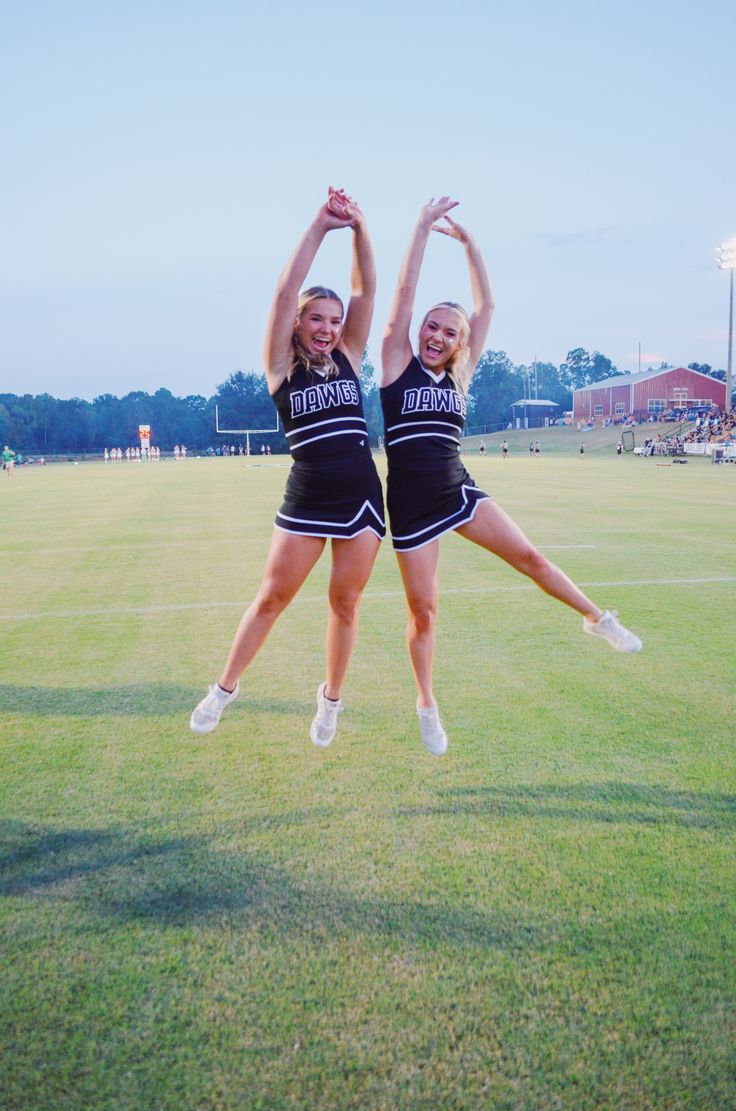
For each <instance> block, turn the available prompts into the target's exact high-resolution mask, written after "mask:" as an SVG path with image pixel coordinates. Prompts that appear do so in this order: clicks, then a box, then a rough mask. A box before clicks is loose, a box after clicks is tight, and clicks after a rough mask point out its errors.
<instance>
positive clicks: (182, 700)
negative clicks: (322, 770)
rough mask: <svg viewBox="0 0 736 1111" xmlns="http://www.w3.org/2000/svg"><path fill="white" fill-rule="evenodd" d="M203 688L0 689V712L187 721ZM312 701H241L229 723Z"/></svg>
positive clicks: (290, 710) (300, 708)
mask: <svg viewBox="0 0 736 1111" xmlns="http://www.w3.org/2000/svg"><path fill="white" fill-rule="evenodd" d="M206 693H207V685H206V684H202V686H201V687H196V688H193V687H183V686H177V685H176V684H174V683H132V684H130V685H129V686H125V687H103V688H95V687H21V686H14V685H12V684H7V685H2V684H0V712H3V711H4V712H6V713H11V714H23V715H33V716H34V717H55V716H66V717H108V716H109V717H132V718H137V717H165V716H166V715H167V714H185V715H186V717H187V718H188V717H189V715H190V714H191V712H192V710H193V709H194V707H195V706H196V705H197V703H198V702H199V700H200V698H202V696H203V695H205V694H206ZM311 708H312V702H311V700H309V699H307V698H305V699H303V700H302V701H298V700H297V699H290V700H286V699H277V698H274V699H269V698H258V699H254V698H250V697H247V698H246V697H245V695H241V696H240V698H239V700H238V701H237V702H236V703H235V704H234V705H233V706H232V707H230V709H229V710H228V717H238V716H242V714H243V713H245V712H251V713H259V714H260V713H263V714H296V713H298V714H307V713H309V711H310V710H311Z"/></svg>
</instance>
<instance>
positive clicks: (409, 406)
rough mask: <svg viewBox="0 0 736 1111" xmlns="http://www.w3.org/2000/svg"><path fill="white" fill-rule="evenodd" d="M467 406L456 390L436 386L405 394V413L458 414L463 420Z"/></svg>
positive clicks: (408, 391) (409, 391)
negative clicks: (440, 388)
mask: <svg viewBox="0 0 736 1111" xmlns="http://www.w3.org/2000/svg"><path fill="white" fill-rule="evenodd" d="M466 409H467V405H466V403H465V398H464V397H463V395H462V394H459V393H456V392H455V390H439V389H436V388H435V387H434V386H422V388H421V389H417V390H407V391H406V393H405V394H404V405H403V408H402V410H401V412H402V415H403V414H404V413H457V415H458V416H461V417H462V418H463V420H464V419H465V411H466Z"/></svg>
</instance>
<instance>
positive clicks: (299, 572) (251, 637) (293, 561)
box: [219, 529, 325, 691]
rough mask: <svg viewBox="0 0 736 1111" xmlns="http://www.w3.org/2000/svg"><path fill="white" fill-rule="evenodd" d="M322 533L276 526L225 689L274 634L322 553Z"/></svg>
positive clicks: (233, 648) (238, 636)
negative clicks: (308, 533) (301, 532)
mask: <svg viewBox="0 0 736 1111" xmlns="http://www.w3.org/2000/svg"><path fill="white" fill-rule="evenodd" d="M324 546H325V540H324V538H323V537H321V536H298V535H296V534H295V533H292V532H283V531H282V530H281V529H274V530H273V536H272V538H271V547H270V550H269V553H268V558H267V560H266V567H265V569H264V572H263V578H262V579H261V584H260V586H259V587H258V592H257V594H256V596H255V598H254V599H253V601H252V602H251V604H250V606H249V607H248V609H247V610H246V611H245V613H244V614H243V616H242V618H241V621H240V624H239V625H238V630H237V632H236V634H235V639H234V640H233V643H232V646H231V648H230V654H229V655H228V658H227V663H226V664H225V669H224V671H223V673H222V675H221V676H220V680H219V682H220V686H221V687H223V689H224V690H228V691H229V690H234V689H235V685H236V683H237V681H238V679H239V678H240V676H241V674H242V673H243V672H244V671H245V669H246V667H247V666H248V664H249V663H250V662H251V660H252V659H253V657H254V656H255V654H256V653H257V652H258V649H259V648H260V647H261V645H262V644H263V642H264V640H265V639H266V637H267V636H268V634H269V633H270V631H271V629H272V628H273V625H274V623H275V621H276V619H277V617H278V616H279V615H280V614H281V613H283V611H284V610H285V609H286V607H287V606H288V604H289V602H290V601H291V600H292V598H293V597H294V595H295V594H296V593H297V591H298V590H299V588H300V587H301V586H302V584H303V583H304V580H305V579H306V577H307V575H308V574H309V572H310V571H311V570H312V568H313V567H314V565H315V563H316V562H317V560H318V559H319V557H320V556H321V555H322V552H323V550H324Z"/></svg>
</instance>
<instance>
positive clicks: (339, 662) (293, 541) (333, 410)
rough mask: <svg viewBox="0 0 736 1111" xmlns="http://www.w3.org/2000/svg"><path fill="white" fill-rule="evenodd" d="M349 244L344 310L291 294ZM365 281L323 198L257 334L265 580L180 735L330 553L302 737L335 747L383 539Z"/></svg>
mask: <svg viewBox="0 0 736 1111" xmlns="http://www.w3.org/2000/svg"><path fill="white" fill-rule="evenodd" d="M344 228H350V229H352V232H353V263H352V274H351V285H352V293H351V297H350V303H349V305H348V311H347V314H346V315H345V318H344V320H343V304H342V301H341V300H340V298H339V297H338V295H337V294H336V293H334V292H333V291H332V290H331V289H327V288H325V287H324V286H312V287H311V288H310V289H306V290H304V291H303V292H302V293H299V290H300V287H301V285H302V283H303V282H304V280H305V278H306V277H307V274H308V273H309V270H310V267H311V266H312V263H313V261H314V258H315V256H316V254H317V251H318V249H319V247H320V245H321V244H322V241H323V239H324V238H325V236H326V235H327V234H328V233H329V232H332V231H338V230H341V229H344ZM375 291H376V269H375V262H374V258H373V248H372V246H371V242H370V239H369V236H368V230H367V228H366V222H365V219H364V217H363V214H362V212H361V210H360V208H359V207H358V205H357V204H356V203H355V201H354V200H352V198H351V197H348V196H347V195H346V194H344V193H343V192H342V191H338V190H333V189H330V191H329V194H328V199H327V202H326V204H324V205H322V207H321V208H320V209H319V211H318V213H317V215H316V217H315V218H314V220H313V221H312V223H311V224H310V225H309V227H308V228H307V231H306V232H305V234H304V236H303V237H302V239H301V241H300V242H299V244H298V246H297V248H296V250H295V252H294V254H293V255H292V256H291V258H290V259H289V261H288V262H287V264H286V267H285V269H284V270H283V272H282V274H281V277H280V278H279V281H278V285H277V287H276V295H275V297H274V301H273V304H272V306H271V312H270V315H269V319H268V324H267V326H266V339H265V344H264V360H265V364H266V380H267V382H268V389H269V392H270V394H271V397H272V398H273V401H274V404H275V405H276V408H277V410H278V413H279V416H280V418H281V421H282V423H283V426H284V431H285V433H286V438H287V440H288V443H289V448H290V451H291V454H292V458H293V460H294V463H293V466H292V468H291V471H290V473H289V478H288V481H287V484H286V493H285V497H284V503H283V505H282V506H281V508H280V509H279V511H278V512H277V514H276V520H275V527H274V531H273V536H272V539H271V547H270V551H269V553H268V558H267V560H266V568H265V571H264V573H263V578H262V579H261V584H260V586H259V588H258V591H257V593H256V597H255V599H254V601H253V602H252V603H251V605H250V606H249V607H248V609H247V610H246V611H245V613H244V615H243V617H242V619H241V621H240V625H239V626H238V630H237V632H236V634H235V639H234V640H233V643H232V646H231V648H230V654H229V655H228V658H227V662H226V664H225V668H224V670H223V672H222V674H221V675H220V679H219V682H217V683H214V684H213V685H212V686H211V687H210V688H209V691H208V693H207V695H206V696H205V697H204V698H203V699H202V701H201V702H200V703H199V705H198V706H197V707H196V709H195V710H194V712H193V714H192V717H191V721H190V726H191V728H192V729H193V730H194V732H195V733H209V732H210V731H211V730H212V729H214V728H215V726H216V725H217V723H218V721H219V720H220V715H221V713H222V711H223V710H224V709H225V707H226V706H227V705H229V703H230V702H232V701H233V699H235V698H236V697H237V695H238V692H239V690H240V683H239V678H240V676H241V674H242V673H243V671H245V669H246V667H247V666H248V664H249V663H250V662H251V660H252V659H253V657H254V656H255V655H256V653H257V652H258V650H259V649H260V647H261V645H262V644H263V642H264V641H265V639H266V637H267V636H268V634H269V632H270V631H271V628H272V627H273V624H274V622H275V621H276V619H277V618H278V617H279V615H280V614H281V613H282V612H283V611H284V609H285V608H286V606H288V605H289V603H290V602H291V600H292V599H293V598H294V596H295V595H296V593H297V591H298V590H299V589H300V587H301V586H302V584H303V583H304V581H305V579H306V578H307V576H308V575H309V573H310V571H311V570H312V568H313V567H314V565H315V564H316V563H317V560H318V559H319V557H320V556H321V555H322V552H323V551H324V549H325V545H326V543H327V541H328V540H330V542H331V548H332V551H331V555H332V570H331V574H330V583H329V588H328V595H327V598H328V605H329V616H328V619H327V643H326V662H325V680H324V682H322V683H320V685H319V687H318V689H317V713H316V715H315V717H314V720H313V721H312V725H311V728H310V737H311V739H312V741H313V743H314V744H315V745H318V746H319V747H320V748H326V747H327V746H328V745H329V744H330V743H331V741H332V739H333V737H334V736H335V732H336V729H337V716H338V713H339V712H340V711H341V710H342V701H341V698H340V695H341V693H342V686H343V682H344V680H345V676H346V674H347V670H348V665H349V663H350V658H351V656H352V652H353V648H354V646H355V640H356V637H357V633H358V607H359V604H360V599H361V596H362V594H363V590H364V589H365V585H366V583H367V582H368V577H369V575H370V573H371V570H372V568H373V563H374V561H375V558H376V555H377V554H378V548H379V546H380V542H381V540H382V539H383V537H384V536H385V534H386V525H385V521H384V512H383V493H382V490H381V483H380V480H379V478H378V472H377V471H376V467H375V464H374V462H373V457H372V456H371V451H370V447H369V444H368V431H367V426H366V422H365V417H364V415H363V400H362V396H361V391H360V383H359V381H358V377H357V374H356V371H355V369H354V368H356V367H359V366H360V360H361V357H362V354H363V351H364V349H365V344H366V340H367V339H368V332H369V330H370V326H371V319H372V316H373V305H374V300H375Z"/></svg>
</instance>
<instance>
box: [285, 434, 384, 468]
mask: <svg viewBox="0 0 736 1111" xmlns="http://www.w3.org/2000/svg"><path fill="white" fill-rule="evenodd" d="M335 436H366V437H367V436H368V431H367V429H361V428H346V429H345V430H344V432H325V434H324V435H323V436H310V438H309V439H308V440H301V441H300V442H299V443H298V444H289V450H290V451H297V450H298V449H299V448H300V447H306V445H307V444H313V443H316V441H317V440H330V439H332V438H334V437H335ZM302 462H304V463H308V462H309V459H304V460H302Z"/></svg>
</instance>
